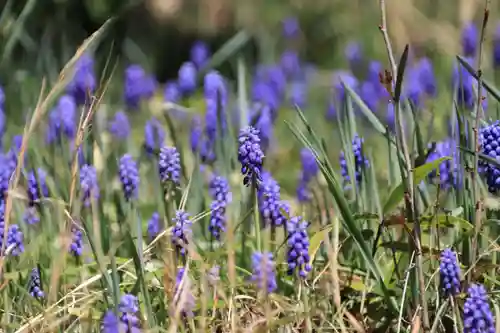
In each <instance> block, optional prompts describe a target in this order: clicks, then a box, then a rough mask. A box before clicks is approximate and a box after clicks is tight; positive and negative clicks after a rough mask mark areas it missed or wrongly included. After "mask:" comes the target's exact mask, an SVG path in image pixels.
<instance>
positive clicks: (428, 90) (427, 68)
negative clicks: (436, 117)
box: [417, 57, 437, 97]
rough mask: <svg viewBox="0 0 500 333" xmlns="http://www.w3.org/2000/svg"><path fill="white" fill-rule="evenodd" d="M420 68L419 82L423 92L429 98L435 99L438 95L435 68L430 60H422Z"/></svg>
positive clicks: (419, 64)
mask: <svg viewBox="0 0 500 333" xmlns="http://www.w3.org/2000/svg"><path fill="white" fill-rule="evenodd" d="M417 67H418V81H419V82H420V86H421V87H422V90H423V91H424V92H425V94H426V95H427V96H430V97H435V96H436V94H437V84H436V76H435V74H434V67H433V65H432V62H431V60H430V59H429V58H425V57H424V58H422V59H420V61H419V62H418V64H417Z"/></svg>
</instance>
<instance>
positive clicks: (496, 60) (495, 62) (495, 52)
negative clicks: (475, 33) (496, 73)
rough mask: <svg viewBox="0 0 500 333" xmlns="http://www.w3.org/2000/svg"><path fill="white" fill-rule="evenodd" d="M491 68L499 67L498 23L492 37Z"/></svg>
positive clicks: (499, 40)
mask: <svg viewBox="0 0 500 333" xmlns="http://www.w3.org/2000/svg"><path fill="white" fill-rule="evenodd" d="M493 66H494V67H495V68H497V69H498V68H499V67H500V23H498V24H497V26H496V28H495V34H494V35H493Z"/></svg>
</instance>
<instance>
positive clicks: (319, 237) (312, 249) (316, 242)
mask: <svg viewBox="0 0 500 333" xmlns="http://www.w3.org/2000/svg"><path fill="white" fill-rule="evenodd" d="M337 222H338V221H337ZM332 229H333V226H332V225H330V226H327V227H325V228H324V229H321V230H319V231H318V232H317V233H315V234H314V235H313V236H312V237H311V240H310V241H309V258H310V259H309V263H312V262H313V261H314V257H315V256H316V253H317V252H318V250H319V247H320V246H321V243H322V242H323V240H324V239H325V236H326V235H327V234H328V233H329V232H330V231H332Z"/></svg>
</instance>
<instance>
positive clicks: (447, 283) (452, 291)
mask: <svg viewBox="0 0 500 333" xmlns="http://www.w3.org/2000/svg"><path fill="white" fill-rule="evenodd" d="M439 273H440V276H441V289H442V291H443V293H444V295H445V296H455V295H457V294H458V293H460V265H459V264H458V261H457V254H456V253H455V252H454V251H453V250H451V249H449V248H446V249H444V250H443V252H441V259H440V264H439Z"/></svg>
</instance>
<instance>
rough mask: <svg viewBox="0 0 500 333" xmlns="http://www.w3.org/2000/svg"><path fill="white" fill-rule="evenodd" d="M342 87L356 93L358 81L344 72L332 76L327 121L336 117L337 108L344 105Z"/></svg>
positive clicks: (344, 94) (344, 96)
mask: <svg viewBox="0 0 500 333" xmlns="http://www.w3.org/2000/svg"><path fill="white" fill-rule="evenodd" d="M344 86H347V87H349V88H351V89H352V90H354V91H356V90H357V89H358V86H359V82H358V79H356V77H355V76H354V75H352V74H351V73H349V72H346V71H340V72H338V73H335V75H334V76H333V82H332V87H333V99H332V100H331V101H330V104H329V107H328V110H327V114H326V117H327V119H329V120H334V119H335V117H337V108H338V107H340V106H341V105H342V104H343V103H345V99H346V91H345V88H344Z"/></svg>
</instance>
